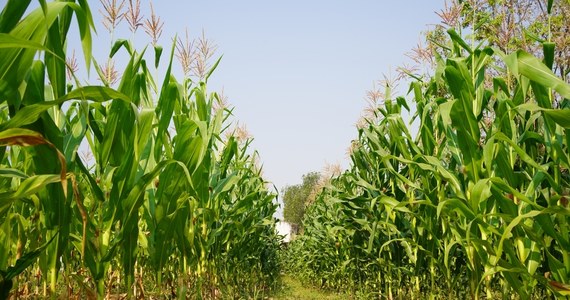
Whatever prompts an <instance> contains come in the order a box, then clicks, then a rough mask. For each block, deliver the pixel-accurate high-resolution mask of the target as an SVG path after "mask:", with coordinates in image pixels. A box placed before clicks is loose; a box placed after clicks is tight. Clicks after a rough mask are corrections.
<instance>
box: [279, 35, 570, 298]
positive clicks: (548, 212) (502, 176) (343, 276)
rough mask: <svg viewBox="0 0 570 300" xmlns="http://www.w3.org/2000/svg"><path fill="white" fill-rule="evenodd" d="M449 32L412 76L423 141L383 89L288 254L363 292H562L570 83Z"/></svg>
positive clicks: (566, 272) (303, 273)
mask: <svg viewBox="0 0 570 300" xmlns="http://www.w3.org/2000/svg"><path fill="white" fill-rule="evenodd" d="M448 34H449V39H448V41H449V44H442V48H441V49H439V50H438V51H437V53H443V54H445V55H443V56H438V57H436V59H435V60H436V64H437V65H436V67H435V68H436V71H435V72H434V74H433V75H432V76H431V77H429V78H425V79H422V80H419V81H415V82H413V83H412V84H411V85H410V89H409V91H410V93H411V94H412V96H411V97H412V98H413V101H414V104H415V106H416V114H415V118H416V119H417V121H418V130H419V132H418V136H417V138H416V139H414V138H412V135H411V133H410V128H409V127H408V126H407V125H406V124H405V123H404V121H403V119H402V116H401V112H402V110H403V109H407V105H405V104H406V101H405V99H404V98H401V97H399V98H396V99H393V98H392V97H391V96H390V91H389V90H390V86H386V93H385V94H386V95H387V96H386V98H385V99H383V102H382V104H381V105H379V107H378V108H377V110H376V116H375V117H376V118H375V119H370V120H368V124H367V125H366V126H363V127H362V128H360V129H359V131H358V140H357V141H355V143H354V144H353V148H352V153H351V160H352V165H351V168H350V169H349V170H347V171H346V172H345V173H343V174H342V175H341V176H339V177H337V178H336V179H333V180H332V182H331V184H330V185H329V186H328V187H327V188H325V189H324V190H323V191H322V192H321V193H320V194H319V195H318V196H317V198H316V201H315V203H314V204H313V205H311V206H310V207H309V208H308V209H307V212H306V214H305V218H304V221H303V225H304V234H303V235H301V236H299V237H298V238H297V239H296V240H295V241H294V242H293V243H292V244H291V245H290V248H289V250H288V256H287V258H286V262H285V265H287V266H288V267H289V269H290V271H291V272H293V274H295V275H296V276H300V277H302V278H304V279H306V280H308V281H309V282H312V283H313V284H315V285H318V286H322V287H324V288H330V289H335V290H348V291H351V292H352V293H353V294H356V295H361V296H362V297H363V298H384V297H386V298H388V299H392V298H394V297H395V296H398V297H401V298H406V299H407V298H432V299H433V298H445V299H450V298H459V299H465V298H468V297H470V298H472V299H479V298H481V297H485V298H486V299H494V298H505V297H510V295H512V294H517V295H518V296H519V297H520V298H522V299H529V298H536V299H539V298H544V297H545V296H549V297H560V296H563V295H567V293H568V291H569V290H570V289H568V284H570V256H569V255H568V253H569V252H568V251H569V250H570V248H569V247H570V241H569V238H568V237H569V232H570V231H569V230H570V227H569V222H570V210H569V205H568V197H569V196H570V176H569V175H568V169H569V168H570V164H569V161H570V151H569V148H568V147H569V142H570V139H569V138H568V137H569V136H570V135H569V132H567V130H568V122H567V120H568V117H570V110H569V109H568V105H569V103H570V99H569V98H570V95H569V94H568V89H569V88H570V85H568V83H566V82H564V81H563V80H562V79H561V78H560V77H558V76H556V75H555V74H554V73H553V72H552V71H551V69H550V68H549V66H548V65H547V64H546V61H541V60H540V59H538V58H536V57H534V56H533V55H531V54H528V53H526V52H524V51H521V50H519V51H516V52H513V53H511V54H508V55H506V54H504V53H502V52H501V51H500V50H499V49H496V48H488V47H477V46H475V45H473V44H470V43H468V42H466V41H464V40H463V38H462V36H461V35H460V34H458V33H456V31H455V30H449V31H448ZM544 49H545V51H549V50H548V49H549V47H545V48H544ZM500 66H506V68H507V69H506V70H505V71H504V72H503V74H502V75H497V73H496V72H494V71H490V70H498V69H500ZM300 257H302V258H303V259H299V258H300Z"/></svg>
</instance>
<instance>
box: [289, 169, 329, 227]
mask: <svg viewBox="0 0 570 300" xmlns="http://www.w3.org/2000/svg"><path fill="white" fill-rule="evenodd" d="M320 178H321V175H320V174H319V173H318V172H309V173H307V174H305V175H303V182H302V183H301V184H296V185H291V186H287V187H285V188H284V189H283V203H284V204H285V207H284V208H283V218H284V219H285V221H287V222H289V223H292V224H298V225H300V224H301V223H302V221H303V216H304V215H305V207H306V206H307V205H308V203H309V202H310V197H311V195H312V194H313V192H314V191H315V189H316V188H317V184H318V182H319V180H320Z"/></svg>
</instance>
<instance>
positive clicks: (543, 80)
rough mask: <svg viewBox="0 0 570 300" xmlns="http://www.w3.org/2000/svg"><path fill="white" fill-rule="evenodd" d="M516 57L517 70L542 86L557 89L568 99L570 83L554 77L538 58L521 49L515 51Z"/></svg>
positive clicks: (569, 96)
mask: <svg viewBox="0 0 570 300" xmlns="http://www.w3.org/2000/svg"><path fill="white" fill-rule="evenodd" d="M516 57H517V61H518V71H519V73H520V74H521V75H523V76H525V77H527V78H528V79H530V80H532V81H535V82H537V83H538V84H540V85H542V86H544V87H548V88H551V89H553V90H555V91H557V92H558V93H559V94H560V95H562V97H564V98H569V99H570V85H568V84H567V83H565V82H564V81H563V80H562V79H560V78H558V77H556V75H554V73H552V71H551V70H550V69H549V68H548V67H547V66H546V65H544V64H543V63H542V62H541V61H540V60H539V59H538V58H536V57H534V56H532V55H530V54H528V53H526V52H524V51H521V50H519V51H517V54H516Z"/></svg>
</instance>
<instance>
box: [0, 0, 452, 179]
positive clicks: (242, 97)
mask: <svg viewBox="0 0 570 300" xmlns="http://www.w3.org/2000/svg"><path fill="white" fill-rule="evenodd" d="M5 3H6V0H0V5H1V6H2V7H3V6H4V5H5ZM89 3H90V5H91V9H92V13H93V16H94V18H95V22H96V24H97V32H98V33H97V35H98V36H97V37H94V41H96V42H95V43H94V44H93V54H94V56H95V57H97V58H98V60H99V62H102V61H104V58H105V57H106V55H107V53H108V51H109V34H108V32H107V31H106V29H105V28H104V27H103V26H102V25H101V23H100V20H101V14H100V12H99V10H100V9H101V5H100V2H99V1H95V0H90V1H89ZM141 3H142V6H143V9H142V12H143V14H144V15H145V17H148V16H149V15H150V9H149V4H148V1H147V0H142V1H141ZM153 6H154V9H155V11H156V13H157V14H158V15H159V16H161V18H162V20H163V21H164V22H165V24H164V32H163V34H162V37H161V39H160V42H159V43H160V44H162V45H163V46H164V48H165V51H164V52H165V54H163V55H164V57H166V56H167V55H168V52H169V51H170V47H171V45H172V42H171V41H172V37H174V36H175V34H179V35H183V34H184V32H185V30H186V28H188V31H189V34H190V36H191V37H198V36H199V35H200V34H201V32H202V30H204V31H205V33H206V36H207V37H208V38H209V39H211V40H213V41H214V42H215V43H216V44H217V45H218V51H217V55H222V54H223V59H222V61H221V64H220V65H219V67H218V68H217V70H216V71H215V72H214V74H213V76H212V77H211V79H210V82H209V90H210V91H220V90H221V89H222V88H223V90H224V94H225V95H227V96H228V97H229V99H228V100H229V102H230V104H231V105H233V106H234V107H235V108H234V115H235V118H234V120H238V121H239V122H240V123H243V124H246V125H247V129H248V131H249V133H250V134H251V135H252V136H253V137H254V142H253V148H255V149H257V150H258V151H259V154H260V156H261V162H262V164H263V169H264V175H265V179H266V180H268V181H271V182H273V183H274V184H275V186H276V187H277V188H278V189H279V190H281V189H282V188H283V187H284V186H286V185H292V184H298V183H300V182H301V177H302V175H303V174H306V173H308V172H311V171H320V170H321V169H322V168H323V167H324V166H325V164H327V163H328V164H337V163H338V164H340V165H341V166H342V167H343V168H347V167H348V166H349V158H348V156H347V154H346V151H347V148H348V147H349V145H350V142H351V140H352V139H355V138H356V137H357V130H356V128H355V123H356V122H357V120H358V118H359V115H360V113H361V111H362V109H363V108H364V107H365V106H366V102H365V100H364V98H365V95H366V91H367V90H368V89H370V88H371V87H372V84H373V82H374V81H377V80H379V79H382V77H383V74H388V73H392V74H395V73H396V72H395V71H396V67H398V66H399V65H401V64H402V63H404V62H408V61H409V58H407V57H406V56H405V54H406V52H409V51H410V50H411V49H412V48H413V47H415V46H416V45H417V43H418V42H419V40H420V38H421V32H422V31H425V30H426V29H428V26H429V25H433V24H437V23H439V19H438V16H437V15H436V14H435V12H438V11H440V10H441V9H442V8H443V6H444V0H401V1H378V0H377V1H373V0H354V1H341V0H326V1H325V0H313V1H310V0H305V1H301V0H289V1H261V0H251V1H248V0H244V1H230V0H211V1H200V2H199V1H174V0H155V1H153ZM74 26H76V25H75V23H74ZM120 28H122V29H121V30H122V31H121V30H119V31H118V33H117V34H115V37H123V38H129V37H130V32H128V30H127V28H128V26H127V24H126V22H125V21H123V22H122V23H121V25H120ZM121 33H123V34H122V36H121ZM136 40H137V42H139V41H144V42H145V43H146V42H148V41H150V39H149V38H147V37H146V36H145V35H144V32H143V29H142V28H140V29H139V32H138V33H137V36H136ZM139 49H140V47H139ZM149 50H150V49H149ZM164 57H163V59H164ZM79 62H80V66H83V63H82V60H79ZM94 75H95V72H94V71H93V70H92V74H91V79H90V81H91V82H93V81H94V78H95V76H94ZM159 80H160V81H162V78H159ZM404 90H405V88H404Z"/></svg>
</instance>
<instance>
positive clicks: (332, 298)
mask: <svg viewBox="0 0 570 300" xmlns="http://www.w3.org/2000/svg"><path fill="white" fill-rule="evenodd" d="M271 299H273V300H344V299H347V296H346V295H339V294H333V293H327V292H323V291H320V290H318V289H316V288H313V287H310V286H304V285H303V284H301V282H300V281H298V280H297V279H295V278H292V277H291V276H289V275H285V276H283V290H282V291H281V292H280V293H278V294H276V295H275V296H274V297H272V298H271Z"/></svg>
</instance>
